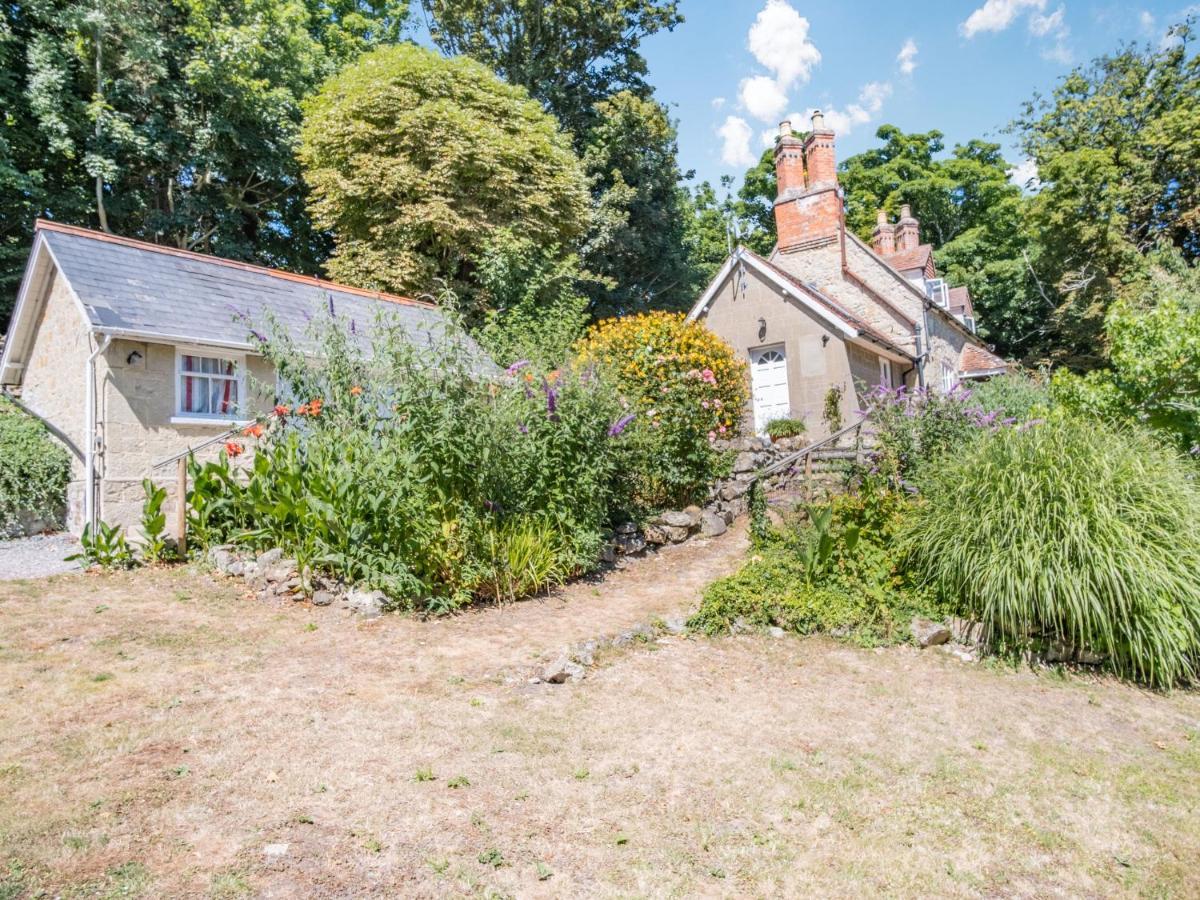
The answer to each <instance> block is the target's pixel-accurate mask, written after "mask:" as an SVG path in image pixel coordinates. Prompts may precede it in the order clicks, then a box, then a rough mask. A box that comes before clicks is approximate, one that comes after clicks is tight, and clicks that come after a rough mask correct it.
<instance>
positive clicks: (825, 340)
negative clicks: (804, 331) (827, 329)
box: [821, 334, 829, 347]
mask: <svg viewBox="0 0 1200 900" xmlns="http://www.w3.org/2000/svg"><path fill="white" fill-rule="evenodd" d="M828 345H829V335H827V334H823V335H821V346H822V347H825V346H828Z"/></svg>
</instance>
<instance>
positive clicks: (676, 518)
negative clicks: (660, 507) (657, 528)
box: [652, 510, 699, 528]
mask: <svg viewBox="0 0 1200 900" xmlns="http://www.w3.org/2000/svg"><path fill="white" fill-rule="evenodd" d="M652 521H653V523H654V524H655V525H669V526H670V527H672V528H694V527H695V526H696V525H698V524H699V522H698V521H697V520H696V519H693V517H692V514H691V513H689V512H685V511H684V510H669V511H667V512H665V513H660V514H659V515H657V516H655V517H654V519H653V520H652Z"/></svg>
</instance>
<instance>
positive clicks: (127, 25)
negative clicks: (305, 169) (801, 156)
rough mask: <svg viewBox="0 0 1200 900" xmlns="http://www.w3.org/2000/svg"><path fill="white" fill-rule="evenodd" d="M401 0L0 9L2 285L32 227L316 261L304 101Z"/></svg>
mask: <svg viewBox="0 0 1200 900" xmlns="http://www.w3.org/2000/svg"><path fill="white" fill-rule="evenodd" d="M406 15H407V2H406V0H222V2H216V0H172V2H160V0H95V2H91V3H86V4H85V3H79V2H71V0H29V2H23V3H16V4H13V3H8V4H4V6H3V12H2V13H0V16H2V18H0V107H2V108H3V110H4V117H3V119H0V294H2V296H3V298H4V299H3V309H0V313H2V314H4V315H6V314H7V311H8V305H9V304H11V300H12V296H13V292H14V289H15V284H16V281H17V279H18V278H19V277H20V271H21V264H22V262H23V258H24V255H25V253H26V252H27V250H28V246H29V235H30V231H31V229H32V224H33V219H34V217H35V216H37V215H46V216H50V217H53V218H56V219H59V220H61V221H66V222H72V223H75V224H82V225H90V226H93V227H100V228H105V229H108V230H111V231H114V232H118V233H120V234H125V235H129V236H134V237H140V238H144V239H147V240H152V241H160V242H164V243H170V244H172V245H174V246H178V247H183V248H187V249H196V250H202V251H206V252H215V253H220V254H221V255H222V256H227V257H233V258H241V259H251V260H257V261H260V262H265V263H268V264H273V265H282V266H286V267H288V268H291V269H296V270H300V271H314V270H315V269H316V268H317V267H318V265H319V263H320V261H321V260H322V258H323V257H324V255H325V253H326V252H327V240H326V238H325V236H324V235H322V234H319V233H316V232H314V231H313V229H312V228H311V227H310V225H309V221H308V218H307V215H306V213H305V209H304V196H303V189H302V185H301V184H300V181H299V177H298V173H299V170H298V166H297V164H296V161H295V158H294V149H295V143H296V135H297V131H298V128H299V124H300V102H301V100H302V99H303V98H304V97H305V96H306V95H307V94H308V93H310V92H311V91H312V90H314V89H315V87H316V86H317V85H318V84H320V82H321V81H322V80H323V79H324V78H325V77H327V76H328V75H329V74H330V73H332V72H333V71H335V70H336V68H337V67H338V66H340V65H342V64H344V63H345V62H347V61H349V60H351V59H353V58H355V57H356V56H357V55H358V54H359V53H361V52H362V51H363V50H365V49H367V48H368V47H370V46H371V45H373V44H375V43H378V42H380V41H387V40H394V39H396V38H397V37H398V35H399V33H400V30H401V28H402V27H403V25H404V22H405V19H406Z"/></svg>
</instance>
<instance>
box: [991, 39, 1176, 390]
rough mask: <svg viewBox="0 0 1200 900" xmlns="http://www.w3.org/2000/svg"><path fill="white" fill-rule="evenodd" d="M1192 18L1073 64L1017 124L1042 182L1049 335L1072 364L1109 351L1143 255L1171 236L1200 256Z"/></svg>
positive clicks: (1034, 211)
mask: <svg viewBox="0 0 1200 900" xmlns="http://www.w3.org/2000/svg"><path fill="white" fill-rule="evenodd" d="M1193 26H1194V19H1188V20H1187V21H1186V22H1184V23H1183V24H1181V25H1179V26H1177V27H1176V28H1175V29H1174V34H1173V37H1172V39H1170V40H1166V41H1163V42H1161V43H1160V44H1157V45H1146V46H1138V45H1133V44H1129V45H1126V46H1123V47H1121V48H1120V49H1119V50H1118V51H1117V52H1116V53H1114V54H1110V55H1105V56H1102V57H1100V58H1098V59H1096V60H1095V61H1094V62H1092V63H1091V64H1090V65H1088V66H1084V67H1080V68H1078V69H1076V70H1074V71H1073V72H1071V74H1070V75H1068V76H1067V77H1066V78H1065V79H1063V80H1062V81H1061V82H1060V83H1059V85H1058V86H1057V87H1056V88H1055V89H1054V91H1053V93H1052V94H1051V95H1050V96H1049V97H1045V98H1043V97H1041V96H1035V97H1034V99H1033V100H1032V101H1031V102H1029V103H1027V104H1026V105H1025V107H1024V109H1023V111H1022V113H1021V115H1020V116H1019V117H1018V118H1017V120H1016V121H1015V122H1014V123H1013V130H1014V131H1015V132H1016V133H1017V135H1018V136H1019V138H1020V141H1021V145H1022V149H1023V150H1024V152H1025V154H1026V155H1027V156H1028V157H1030V158H1031V159H1033V160H1034V161H1035V162H1036V164H1037V168H1038V175H1039V178H1040V180H1041V182H1042V188H1041V190H1040V191H1039V192H1038V194H1037V196H1036V198H1035V199H1034V201H1033V204H1032V208H1031V212H1030V223H1029V224H1030V229H1031V233H1032V234H1034V235H1036V237H1037V243H1038V249H1037V254H1036V259H1035V261H1034V262H1035V267H1036V268H1037V270H1038V272H1039V275H1040V280H1041V282H1042V284H1043V285H1044V286H1046V288H1045V290H1046V295H1047V298H1048V299H1049V300H1050V301H1051V303H1050V307H1049V308H1048V309H1047V312H1050V313H1051V315H1050V316H1049V319H1048V321H1047V323H1046V327H1045V328H1044V330H1043V332H1042V333H1041V334H1040V335H1038V344H1039V346H1040V349H1041V352H1042V353H1044V354H1045V355H1047V356H1050V357H1053V358H1055V359H1058V360H1060V361H1062V362H1064V363H1066V364H1068V365H1070V366H1071V367H1072V368H1076V369H1091V368H1095V367H1096V366H1097V365H1099V364H1100V363H1101V362H1102V356H1103V354H1102V343H1101V333H1102V328H1103V326H1104V322H1105V314H1106V313H1107V311H1108V309H1109V307H1110V306H1111V305H1112V303H1113V302H1114V301H1115V300H1116V299H1117V298H1118V297H1119V296H1120V295H1121V293H1122V287H1123V285H1124V284H1125V283H1127V282H1128V280H1129V279H1130V277H1131V276H1132V275H1134V274H1135V273H1136V271H1137V270H1138V269H1139V268H1141V267H1142V266H1144V265H1145V264H1146V262H1147V260H1146V258H1145V256H1144V254H1146V253H1147V252H1148V251H1150V250H1152V249H1153V248H1154V247H1155V246H1157V245H1160V244H1166V245H1169V246H1172V247H1174V248H1176V249H1177V250H1179V251H1180V253H1181V254H1182V255H1183V257H1184V259H1186V260H1187V261H1189V262H1194V261H1195V260H1196V259H1197V258H1198V257H1200V242H1198V240H1197V237H1196V236H1197V234H1198V233H1200V231H1198V229H1197V223H1198V221H1200V218H1198V216H1200V141H1197V140H1196V139H1195V135H1196V122H1197V121H1198V120H1200V57H1198V56H1197V54H1196V52H1195V43H1194V42H1195V35H1194V30H1193Z"/></svg>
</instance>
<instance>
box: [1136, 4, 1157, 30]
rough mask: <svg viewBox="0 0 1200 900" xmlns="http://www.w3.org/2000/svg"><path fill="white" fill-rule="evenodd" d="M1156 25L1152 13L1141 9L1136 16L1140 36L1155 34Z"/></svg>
mask: <svg viewBox="0 0 1200 900" xmlns="http://www.w3.org/2000/svg"><path fill="white" fill-rule="evenodd" d="M1156 25H1157V20H1156V19H1155V18H1154V13H1152V12H1150V11H1149V10H1146V9H1143V10H1142V12H1141V14H1140V15H1139V16H1138V26H1139V27H1140V28H1141V29H1142V36H1143V37H1149V36H1150V35H1152V34H1155V33H1156V32H1157V31H1158V29H1157V27H1156Z"/></svg>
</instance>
